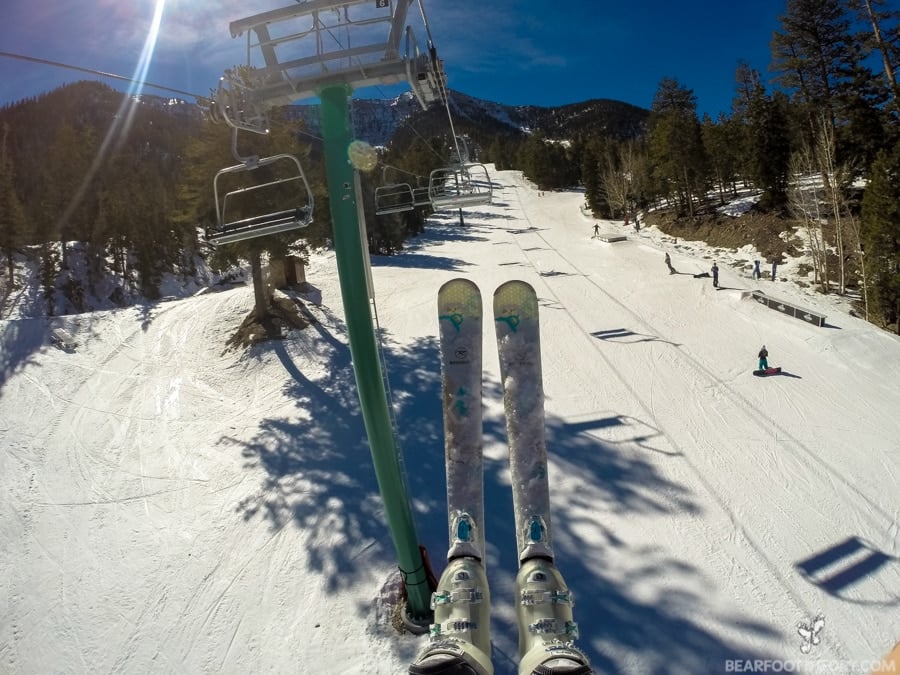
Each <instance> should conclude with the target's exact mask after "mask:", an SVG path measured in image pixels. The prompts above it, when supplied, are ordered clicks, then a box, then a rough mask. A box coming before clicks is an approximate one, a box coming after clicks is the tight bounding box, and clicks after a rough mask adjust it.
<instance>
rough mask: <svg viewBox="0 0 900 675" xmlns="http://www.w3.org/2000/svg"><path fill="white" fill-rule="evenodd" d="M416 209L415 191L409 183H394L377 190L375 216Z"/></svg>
mask: <svg viewBox="0 0 900 675" xmlns="http://www.w3.org/2000/svg"><path fill="white" fill-rule="evenodd" d="M413 208H415V199H414V197H413V189H412V187H411V186H410V185H409V184H408V183H394V184H391V185H382V186H381V187H377V188H375V215H378V216H383V215H386V214H389V213H402V212H403V211H412V210H413Z"/></svg>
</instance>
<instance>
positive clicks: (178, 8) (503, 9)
mask: <svg viewBox="0 0 900 675" xmlns="http://www.w3.org/2000/svg"><path fill="white" fill-rule="evenodd" d="M373 2H374V0H373ZM424 2H425V11H426V14H427V18H428V22H429V26H430V28H431V32H432V35H433V38H434V42H435V46H436V47H437V51H438V55H439V56H440V57H441V58H442V59H443V60H444V62H445V68H446V71H447V75H448V83H449V86H450V87H451V88H452V89H455V90H458V91H461V92H464V93H466V94H469V95H472V96H476V97H478V98H484V99H487V100H491V101H495V102H498V103H504V104H511V105H524V104H533V105H543V106H557V105H564V104H567V103H575V102H579V101H584V100H587V99H591V98H610V99H616V100H621V101H625V102H628V103H632V104H634V105H637V106H641V107H645V108H649V107H650V105H651V103H652V101H653V95H654V93H655V92H656V90H657V87H658V85H659V82H660V80H661V79H663V78H665V77H670V78H675V79H677V80H678V81H679V82H680V83H681V84H682V85H684V86H686V87H687V88H689V89H692V90H693V91H694V94H695V95H696V96H697V101H698V113H699V114H701V115H702V114H703V113H709V114H710V115H712V116H713V117H715V116H716V115H717V114H718V113H719V112H729V111H730V109H731V99H732V96H733V93H734V75H735V69H736V67H737V64H738V61H739V60H744V61H746V62H747V63H749V64H750V65H751V66H752V67H754V68H756V69H758V70H759V71H760V72H761V73H762V74H763V78H764V80H767V78H768V66H769V62H770V54H769V41H770V39H771V36H772V32H773V31H774V30H777V29H778V28H779V22H778V16H779V15H780V14H782V13H784V11H785V4H786V0H757V1H755V2H752V3H729V2H721V0H717V1H715V2H713V1H712V0H682V1H680V2H672V1H671V0H634V1H632V2H605V1H604V0H587V1H580V2H579V1H572V2H567V3H560V2H548V1H543V2H541V1H539V0H537V1H533V2H530V3H525V2H522V1H521V0H519V1H518V2H516V1H514V0H494V1H493V2H484V0H453V1H451V0H424ZM292 4H293V3H291V2H290V1H289V0H216V1H215V2H213V1H212V0H128V1H127V2H125V1H122V0H4V2H2V4H0V25H3V26H4V27H5V28H4V34H3V38H2V41H0V51H4V52H12V53H17V54H24V55H27V56H31V57H36V58H41V59H47V60H52V61H61V62H65V63H69V64H72V65H76V66H81V67H85V68H91V69H96V70H101V71H105V72H111V73H116V74H120V75H124V76H129V77H131V76H135V75H136V74H139V73H142V72H143V73H145V79H146V81H148V82H153V83H157V84H161V85H165V86H168V87H173V88H175V89H179V90H182V91H187V92H191V93H196V94H201V95H203V94H208V93H209V90H210V89H211V88H213V87H215V85H216V82H217V80H218V78H219V76H220V75H221V74H222V73H223V71H224V70H225V69H226V68H228V67H230V66H233V65H236V64H239V63H242V62H243V61H244V59H245V42H244V41H243V40H242V39H240V38H238V39H232V38H231V36H230V34H229V31H228V24H229V22H231V21H233V20H236V19H240V18H243V17H246V16H250V15H253V14H256V13H257V12H261V11H267V10H271V9H275V8H278V7H283V6H287V5H292ZM160 10H161V12H160ZM154 16H158V17H159V21H158V30H156V31H154ZM409 19H410V21H409V22H410V23H411V24H412V25H413V27H414V29H415V30H416V33H417V35H418V36H419V40H420V41H421V42H424V40H425V31H424V27H423V26H422V22H421V18H420V16H419V12H418V7H417V5H416V4H413V6H412V7H411V8H410V16H409ZM154 36H155V39H153V38H154ZM87 77H90V76H88V75H84V74H80V73H76V72H73V71H68V70H61V69H57V68H53V67H51V66H47V65H40V64H34V63H27V62H23V61H20V60H17V59H10V58H0V104H5V103H10V102H14V101H17V100H20V99H21V98H24V97H27V96H31V95H34V94H38V93H41V92H44V91H48V90H50V89H53V88H54V87H56V86H59V85H60V84H62V83H64V82H71V81H75V80H78V79H85V78H87ZM107 82H108V83H109V84H111V85H112V86H116V87H117V88H123V87H124V86H126V85H123V84H121V83H118V82H115V81H111V80H107ZM146 91H148V92H149V93H163V94H164V92H160V91H158V90H155V89H147V90H146ZM397 91H399V89H396V88H394V89H385V90H384V91H381V90H379V89H378V88H375V89H371V88H370V89H367V90H361V91H359V92H357V93H356V95H360V96H366V97H376V98H379V97H382V94H383V95H384V96H385V97H387V96H392V95H394V94H395V93H397Z"/></svg>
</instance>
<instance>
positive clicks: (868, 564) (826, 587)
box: [794, 535, 900, 606]
mask: <svg viewBox="0 0 900 675" xmlns="http://www.w3.org/2000/svg"><path fill="white" fill-rule="evenodd" d="M794 567H795V568H796V569H797V571H798V572H799V573H800V574H801V576H803V578H804V579H806V580H807V581H808V582H810V583H811V584H813V585H815V586H817V587H819V588H821V589H822V590H823V591H825V592H826V593H828V594H829V595H834V596H836V597H839V598H841V599H842V600H846V601H848V602H852V603H854V604H862V605H880V606H894V605H900V592H897V591H896V590H895V592H894V594H893V596H892V597H875V596H876V594H878V593H880V592H882V591H884V590H886V589H887V588H888V587H889V586H890V582H889V581H888V580H887V579H886V580H885V583H884V584H879V586H880V588H876V584H874V583H870V584H866V583H865V582H866V581H873V580H874V579H875V577H876V576H877V575H878V574H881V573H883V572H885V570H886V569H893V572H894V574H895V573H896V571H897V569H898V567H900V557H897V556H891V555H888V554H887V553H884V552H883V551H880V550H879V549H878V548H876V547H875V546H873V545H872V544H871V543H869V542H867V541H864V540H863V539H861V538H860V537H857V536H855V535H854V536H850V537H847V538H846V539H844V540H843V541H840V542H838V543H836V544H834V545H833V546H830V547H828V548H826V549H824V550H822V551H819V552H818V553H815V554H813V555H811V556H810V557H808V558H806V559H804V560H801V561H799V562H797V563H794ZM891 576H894V575H893V574H891ZM852 587H856V588H854V589H853V590H851V588H852ZM854 595H855V596H856V597H854ZM888 595H889V596H890V593H889V594H888ZM866 596H870V597H866Z"/></svg>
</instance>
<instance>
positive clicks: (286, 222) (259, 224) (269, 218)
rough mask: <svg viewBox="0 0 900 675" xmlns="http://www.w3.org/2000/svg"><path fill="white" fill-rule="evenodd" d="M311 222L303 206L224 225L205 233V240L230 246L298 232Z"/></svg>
mask: <svg viewBox="0 0 900 675" xmlns="http://www.w3.org/2000/svg"><path fill="white" fill-rule="evenodd" d="M311 222H312V210H311V209H310V208H309V207H308V206H303V207H298V208H294V209H288V210H286V211H276V212H274V213H267V214H265V215H262V216H253V217H251V218H244V219H243V220H236V221H234V222H231V223H226V224H225V225H223V226H222V228H221V229H219V230H218V231H216V230H213V231H212V232H207V235H206V239H207V241H208V242H209V243H210V244H212V245H213V246H218V245H219V244H232V243H234V242H236V241H243V240H245V239H253V238H255V237H265V236H267V235H270V234H278V233H280V232H287V231H289V230H299V229H302V228H304V227H307V226H309V224H310V223H311Z"/></svg>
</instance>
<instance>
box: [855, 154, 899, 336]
mask: <svg viewBox="0 0 900 675" xmlns="http://www.w3.org/2000/svg"><path fill="white" fill-rule="evenodd" d="M860 237H861V239H862V242H861V246H862V248H863V251H864V255H865V259H866V270H867V274H866V276H867V279H868V285H869V289H870V291H871V292H870V293H869V301H870V303H872V304H874V306H875V308H876V309H877V310H878V311H879V313H880V315H881V317H882V321H883V322H884V323H885V324H887V325H891V324H893V325H894V326H895V330H896V331H897V333H900V144H898V145H896V146H895V147H894V149H893V151H892V152H890V153H888V152H886V151H881V152H880V153H879V154H878V157H877V158H876V160H875V162H874V163H873V164H872V170H871V172H870V175H869V184H868V187H867V188H866V191H865V194H864V196H863V202H862V216H861V223H860Z"/></svg>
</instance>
